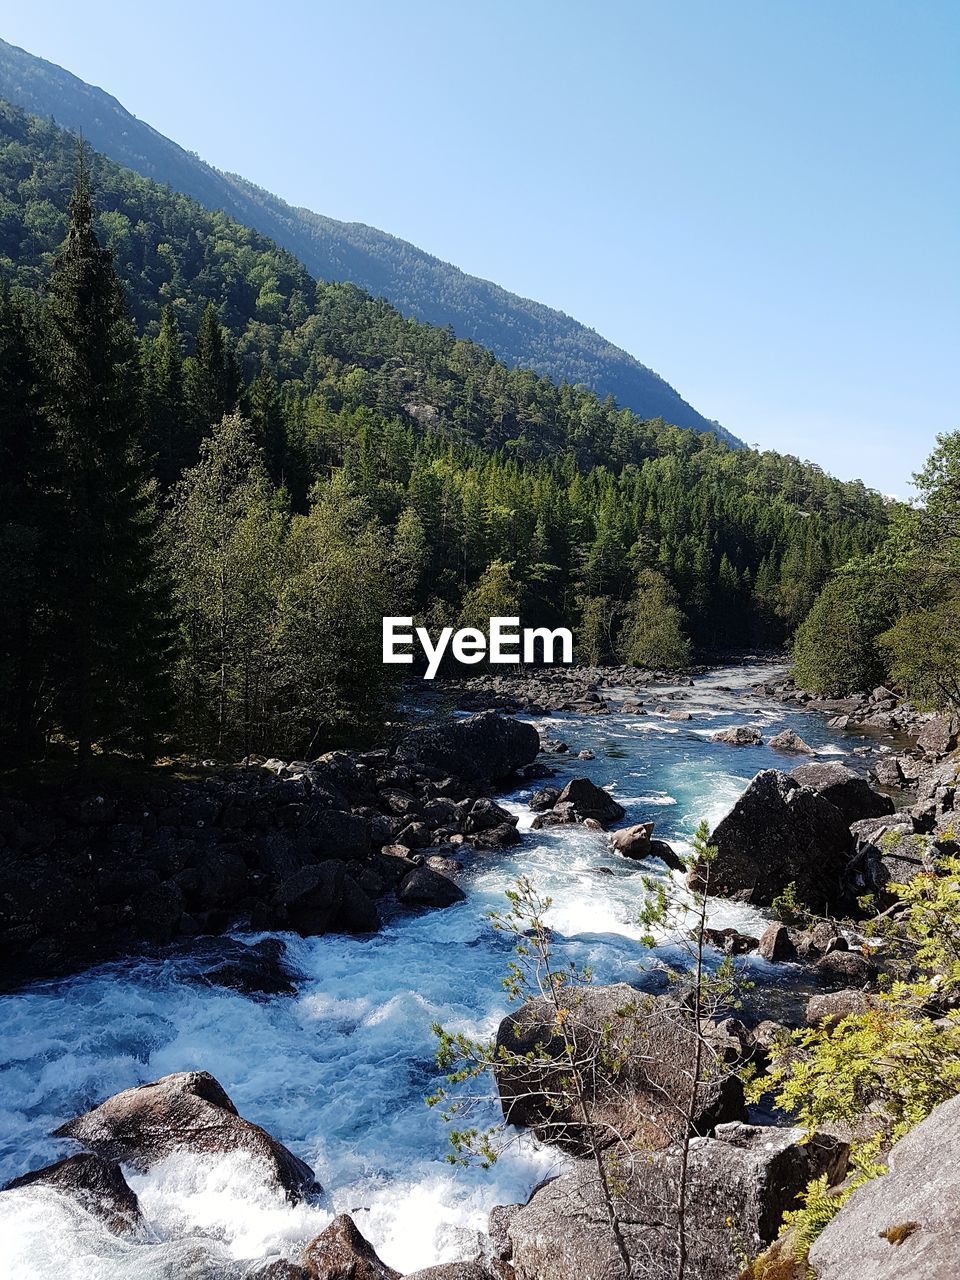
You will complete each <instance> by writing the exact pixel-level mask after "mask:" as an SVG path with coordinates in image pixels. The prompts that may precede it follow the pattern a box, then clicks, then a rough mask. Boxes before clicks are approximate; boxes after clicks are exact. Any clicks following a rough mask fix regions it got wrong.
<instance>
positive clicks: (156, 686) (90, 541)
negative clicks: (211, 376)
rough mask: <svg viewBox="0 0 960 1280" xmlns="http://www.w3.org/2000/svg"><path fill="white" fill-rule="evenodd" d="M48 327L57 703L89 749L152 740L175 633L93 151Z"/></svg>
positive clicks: (133, 366) (54, 280) (59, 264)
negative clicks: (55, 509)
mask: <svg viewBox="0 0 960 1280" xmlns="http://www.w3.org/2000/svg"><path fill="white" fill-rule="evenodd" d="M47 329H48V331H47V364H48V368H47V392H46V414H47V420H48V422H49V424H50V427H51V429H52V432H53V436H54V440H55V444H56V449H57V452H58V455H59V460H60V471H59V477H58V488H59V498H60V501H61V502H62V506H63V512H64V519H65V521H66V525H67V536H66V537H65V538H64V540H63V543H62V548H61V551H62V554H61V558H60V563H59V571H58V573H57V575H56V581H55V587H54V604H55V609H56V612H57V617H56V619H55V622H56V628H57V653H56V661H55V664H54V666H55V677H56V688H55V697H56V713H57V718H58V721H59V724H60V727H61V729H62V730H63V732H64V733H66V734H67V735H68V736H70V737H72V738H74V739H76V741H77V744H78V752H79V756H80V758H81V760H84V759H86V758H87V757H88V756H89V755H90V753H91V749H92V746H93V744H94V743H95V742H99V743H101V744H104V745H110V746H114V745H122V746H136V747H141V748H142V747H146V746H148V745H149V744H150V742H151V740H152V739H153V736H154V733H155V731H156V730H157V729H158V728H159V727H160V726H161V724H162V719H163V715H164V710H165V695H166V678H165V677H166V665H167V664H166V640H167V637H166V631H165V626H164V622H163V617H164V610H163V606H164V603H165V601H164V593H163V590H162V584H161V582H160V580H159V576H158V571H157V565H156V562H155V538H154V510H153V504H152V501H151V494H150V490H149V485H148V479H147V474H146V470H145V466H144V463H143V459H142V453H141V450H140V442H139V440H138V426H139V421H140V403H139V380H138V378H137V371H138V370H137V354H136V344H135V339H134V336H133V329H132V327H131V324H130V322H129V320H128V318H127V314H126V308H125V304H124V299H123V295H122V291H121V287H120V283H119V281H118V279H117V277H116V275H115V273H114V270H113V263H112V258H111V255H110V253H109V252H108V251H107V250H105V249H104V248H102V247H101V245H100V243H99V241H98V240H97V237H96V233H95V231H94V228H93V206H92V201H91V195H90V184H89V178H88V174H87V169H86V164H85V161H84V157H83V154H82V152H81V155H80V159H79V163H78V168H77V178H76V185H75V188H74V192H73V196H72V198H71V201H70V222H69V229H68V232H67V238H66V241H65V242H64V244H63V247H62V248H61V250H60V252H59V253H58V255H57V257H56V259H55V262H54V268H53V273H52V276H51V279H50V286H49V294H48V306H47Z"/></svg>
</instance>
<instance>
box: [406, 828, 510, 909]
mask: <svg viewBox="0 0 960 1280" xmlns="http://www.w3.org/2000/svg"><path fill="white" fill-rule="evenodd" d="M511 830H512V828H511ZM466 896H467V895H466V894H465V893H464V892H463V890H462V889H461V888H460V886H459V885H458V884H454V882H453V881H452V880H451V879H450V878H449V877H448V876H445V875H441V874H440V872H439V871H433V870H431V868H430V867H425V866H424V867H415V868H414V870H413V871H411V872H410V873H409V874H408V875H407V876H405V877H404V879H403V880H402V881H401V882H400V886H399V888H398V889H397V897H398V898H399V899H400V901H401V902H403V903H406V904H407V905H408V906H414V907H452V906H453V904H454V903H455V902H463V900H464V898H466Z"/></svg>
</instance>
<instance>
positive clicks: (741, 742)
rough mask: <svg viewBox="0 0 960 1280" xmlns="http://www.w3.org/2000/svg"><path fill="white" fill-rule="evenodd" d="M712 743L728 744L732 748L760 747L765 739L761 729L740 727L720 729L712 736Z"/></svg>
mask: <svg viewBox="0 0 960 1280" xmlns="http://www.w3.org/2000/svg"><path fill="white" fill-rule="evenodd" d="M710 741H711V742H726V743H728V745H729V746H731V747H758V746H759V745H760V744H761V743H762V742H763V738H762V737H761V735H760V731H759V729H753V728H750V727H748V726H746V725H738V726H737V727H736V728H735V729H720V730H719V731H718V732H717V733H713V734H711V735H710Z"/></svg>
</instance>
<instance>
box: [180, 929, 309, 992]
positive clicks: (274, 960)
mask: <svg viewBox="0 0 960 1280" xmlns="http://www.w3.org/2000/svg"><path fill="white" fill-rule="evenodd" d="M229 950H230V954H229V956H228V957H227V958H226V959H224V960H223V961H222V962H221V963H220V964H217V965H214V967H213V968H212V969H206V970H204V972H203V973H202V974H201V975H200V976H201V979H202V980H203V981H204V982H207V983H209V984H210V986H212V987H228V988H229V989H230V990H232V991H239V992H241V993H242V994H243V995H268V996H292V995H296V993H297V988H296V987H295V986H294V985H293V982H292V981H291V977H290V974H289V973H288V972H287V970H286V969H285V967H284V963H283V958H284V955H285V954H286V947H285V946H284V945H283V943H282V942H281V941H280V940H279V939H278V938H263V939H262V940H261V941H260V942H254V943H251V944H250V945H248V946H244V945H243V944H242V943H236V944H235V945H233V946H231V947H230V948H229Z"/></svg>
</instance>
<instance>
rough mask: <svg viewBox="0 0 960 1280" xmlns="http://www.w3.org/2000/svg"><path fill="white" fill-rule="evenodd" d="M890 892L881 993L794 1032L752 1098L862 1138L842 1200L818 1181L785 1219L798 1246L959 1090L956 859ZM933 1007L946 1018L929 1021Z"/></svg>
mask: <svg viewBox="0 0 960 1280" xmlns="http://www.w3.org/2000/svg"><path fill="white" fill-rule="evenodd" d="M893 890H894V891H895V892H896V894H897V896H898V899H899V912H898V913H895V914H894V915H892V916H889V917H887V918H886V921H885V923H884V924H882V925H878V926H877V927H878V929H882V932H883V935H884V943H885V948H886V954H887V967H888V970H889V972H890V975H891V976H890V980H889V981H888V983H887V985H886V987H885V989H884V990H882V991H880V992H879V993H878V994H876V995H874V996H871V997H870V999H869V1003H868V1008H867V1009H866V1011H865V1012H863V1013H854V1014H848V1015H847V1016H845V1017H842V1018H840V1019H839V1020H836V1021H832V1020H829V1019H828V1020H826V1021H825V1022H824V1023H822V1024H821V1025H820V1026H816V1027H808V1028H804V1029H802V1030H799V1031H795V1032H793V1033H792V1035H791V1036H790V1037H789V1039H788V1040H787V1041H786V1042H785V1044H784V1045H783V1047H782V1051H781V1053H780V1054H779V1055H778V1057H777V1058H776V1059H775V1060H774V1062H773V1063H772V1065H771V1067H770V1070H769V1073H768V1075H767V1076H765V1077H761V1078H759V1079H757V1080H756V1081H755V1082H754V1083H753V1085H752V1086H751V1095H752V1100H753V1101H758V1100H759V1099H760V1097H761V1096H763V1095H765V1094H767V1093H771V1092H772V1093H773V1095H774V1099H775V1102H776V1104H777V1106H778V1107H780V1108H781V1109H782V1110H784V1111H786V1112H787V1113H789V1114H790V1115H792V1116H794V1117H795V1118H796V1120H797V1122H798V1123H799V1124H801V1125H802V1126H803V1127H804V1128H806V1129H807V1130H809V1131H810V1132H813V1131H814V1130H816V1129H822V1128H824V1127H828V1126H831V1125H838V1124H839V1125H843V1126H849V1127H850V1128H851V1130H852V1131H853V1132H855V1133H857V1134H858V1135H859V1137H858V1144H857V1146H856V1148H855V1150H854V1165H855V1168H856V1170H857V1177H856V1179H855V1180H854V1183H853V1184H851V1185H849V1186H848V1188H845V1191H844V1194H843V1195H842V1196H839V1197H838V1196H837V1195H836V1193H833V1192H830V1191H829V1190H828V1189H827V1187H826V1185H825V1184H824V1183H822V1182H821V1183H813V1184H811V1186H810V1188H808V1192H807V1197H806V1202H805V1204H804V1206H803V1207H802V1208H801V1209H800V1210H798V1211H797V1212H796V1213H795V1214H791V1215H787V1219H786V1222H787V1224H788V1225H792V1226H793V1227H794V1229H795V1231H796V1233H797V1241H798V1245H797V1247H798V1248H799V1247H801V1246H802V1248H804V1249H806V1248H808V1247H809V1244H810V1243H812V1240H813V1239H814V1238H815V1237H816V1234H817V1233H818V1231H819V1230H820V1229H822V1227H823V1226H824V1225H825V1224H826V1222H827V1221H829V1219H830V1217H832V1216H833V1214H834V1213H836V1212H837V1211H838V1210H839V1209H840V1207H841V1206H842V1203H843V1201H844V1198H845V1197H846V1192H847V1190H852V1187H853V1185H862V1183H863V1182H864V1181H866V1180H868V1179H869V1178H871V1177H876V1176H878V1175H879V1174H880V1173H882V1172H884V1168H883V1166H882V1164H881V1163H880V1161H879V1153H880V1151H881V1148H883V1147H886V1146H887V1145H889V1144H890V1143H892V1142H895V1141H896V1140H897V1139H898V1138H901V1137H903V1135H904V1134H905V1133H907V1132H909V1130H910V1129H912V1128H913V1127H914V1126H915V1125H916V1124H918V1123H919V1122H920V1121H921V1120H923V1119H924V1118H925V1117H926V1116H928V1115H929V1114H930V1112H931V1111H932V1110H933V1109H934V1108H935V1107H936V1106H938V1105H939V1104H940V1103H941V1102H944V1101H946V1100H947V1099H948V1098H951V1097H953V1096H955V1094H957V1093H958V1092H960V1013H958V1012H957V1010H956V1009H955V1008H954V1007H953V1006H954V1003H955V998H956V994H957V992H958V990H960V941H958V939H960V859H956V858H949V859H944V860H942V862H941V863H940V865H939V866H938V869H937V872H936V873H933V872H931V873H925V874H920V875H918V876H916V877H914V879H913V880H911V881H910V882H909V883H908V884H903V885H895V886H893ZM936 1006H939V1007H940V1008H942V1009H946V1013H945V1014H944V1016H943V1017H940V1018H936V1017H934V1016H931V1015H932V1009H933V1008H934V1007H936ZM796 1256H798V1257H800V1256H802V1255H801V1254H800V1253H797V1254H796Z"/></svg>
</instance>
